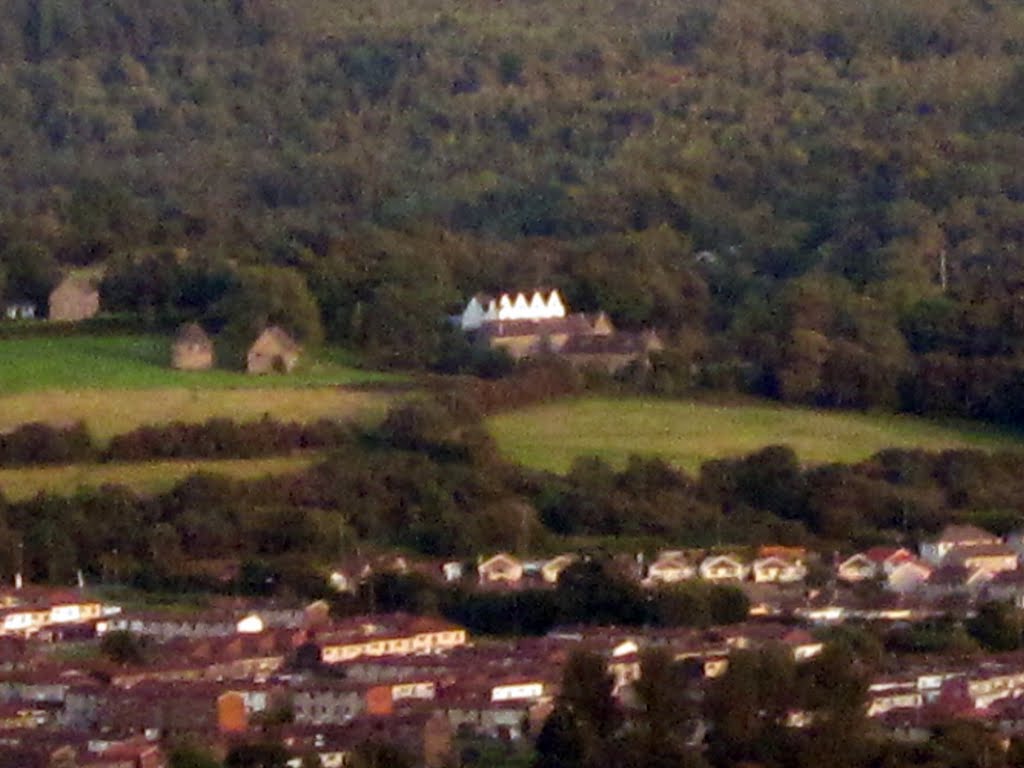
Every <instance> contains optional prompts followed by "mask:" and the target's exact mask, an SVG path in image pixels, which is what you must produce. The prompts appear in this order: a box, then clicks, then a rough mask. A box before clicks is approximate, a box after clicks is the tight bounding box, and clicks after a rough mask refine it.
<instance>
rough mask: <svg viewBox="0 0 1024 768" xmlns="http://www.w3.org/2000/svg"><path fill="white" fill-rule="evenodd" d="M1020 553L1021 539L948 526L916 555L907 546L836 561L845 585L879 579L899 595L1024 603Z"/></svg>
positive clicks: (876, 549) (1023, 538)
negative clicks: (957, 597) (961, 597)
mask: <svg viewBox="0 0 1024 768" xmlns="http://www.w3.org/2000/svg"><path fill="white" fill-rule="evenodd" d="M1021 553H1024V536H1021V535H1014V536H1010V537H1007V539H1003V538H1001V537H999V536H996V535H994V534H991V533H989V532H988V531H985V530H982V529H981V528H978V527H976V526H973V525H951V526H947V527H946V528H945V529H944V530H943V531H942V533H941V534H940V535H939V536H938V537H937V538H935V539H933V540H930V541H925V542H922V544H921V546H920V551H919V555H918V556H915V555H914V553H913V552H911V551H910V550H909V549H907V548H905V547H874V548H871V549H868V550H865V551H864V552H858V553H856V554H854V555H852V556H850V557H848V558H847V559H845V560H843V561H842V562H840V563H839V564H838V566H837V569H836V575H837V577H838V578H839V579H840V580H841V581H843V582H846V583H853V584H855V583H860V582H865V581H877V582H879V583H882V584H883V585H884V586H885V587H886V588H887V589H889V590H891V591H893V592H898V593H902V594H910V593H920V594H923V595H925V596H928V597H931V598H942V597H947V596H955V595H963V596H970V597H981V598H983V599H1009V600H1016V601H1019V602H1020V603H1021V604H1022V605H1024V570H1021V569H1020V568H1019V565H1020V557H1021Z"/></svg>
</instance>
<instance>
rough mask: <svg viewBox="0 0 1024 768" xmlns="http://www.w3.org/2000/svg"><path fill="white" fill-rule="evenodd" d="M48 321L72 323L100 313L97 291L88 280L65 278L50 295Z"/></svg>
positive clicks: (98, 293)
mask: <svg viewBox="0 0 1024 768" xmlns="http://www.w3.org/2000/svg"><path fill="white" fill-rule="evenodd" d="M49 304H50V307H49V314H48V317H49V318H50V320H53V321H57V322H66V323H73V322H76V321H78V320H85V319H87V318H90V317H93V316H94V315H95V314H96V313H97V312H99V311H100V292H99V289H98V288H97V287H96V286H95V285H93V284H92V283H91V282H89V281H88V280H84V279H82V278H78V277H66V278H64V279H63V280H62V281H61V282H60V284H59V285H58V286H57V287H56V288H54V289H53V291H52V292H51V293H50V301H49Z"/></svg>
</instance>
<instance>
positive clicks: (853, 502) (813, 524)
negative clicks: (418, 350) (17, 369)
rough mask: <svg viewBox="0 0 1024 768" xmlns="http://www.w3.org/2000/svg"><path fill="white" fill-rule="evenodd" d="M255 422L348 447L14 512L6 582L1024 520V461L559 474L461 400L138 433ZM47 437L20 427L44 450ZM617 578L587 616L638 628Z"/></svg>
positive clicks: (698, 606)
mask: <svg viewBox="0 0 1024 768" xmlns="http://www.w3.org/2000/svg"><path fill="white" fill-rule="evenodd" d="M221 427H223V428H224V430H225V432H224V435H225V437H223V442H219V441H220V440H221V439H222V438H220V437H217V435H218V434H219V433H218V431H217V430H218V429H220V428H221ZM238 430H241V431H238ZM250 430H251V431H252V435H254V436H261V435H262V436H263V438H265V439H266V441H267V442H266V443H265V444H266V445H267V446H280V445H281V443H280V442H279V441H280V440H282V439H284V437H283V436H286V437H287V436H290V437H288V440H286V441H285V444H286V445H288V446H292V445H299V446H303V445H313V444H315V443H316V442H318V441H320V442H322V441H327V443H328V444H329V445H331V446H332V447H333V448H334V449H335V450H334V452H333V453H332V454H331V455H329V456H328V457H327V458H326V459H325V460H324V461H323V462H321V463H320V464H318V465H316V466H314V467H311V468H310V469H308V470H305V471H301V472H297V473H295V474H293V475H290V476H287V477H283V478H274V479H272V480H268V479H262V480H251V481H235V480H230V479H227V478H221V477H211V476H204V475H197V476H195V477H192V478H189V479H187V480H185V481H183V482H181V483H179V484H178V485H177V486H176V487H174V488H172V489H171V490H169V491H166V492H164V493H160V494H157V495H154V496H146V495H140V494H138V493H136V492H133V491H130V490H127V489H124V488H120V487H116V486H107V487H101V488H98V489H92V490H83V491H80V492H78V493H76V494H74V495H72V496H67V497H64V496H55V495H46V494H41V495H39V496H36V497H35V498H32V499H28V500H25V501H19V502H8V503H7V504H6V505H4V504H2V503H0V573H8V574H13V571H14V568H15V563H16V562H17V561H18V558H19V551H20V548H19V544H20V545H22V546H23V548H24V549H23V554H24V568H25V572H26V575H27V576H29V577H30V578H32V579H38V580H49V581H54V582H62V581H67V580H68V579H70V578H72V577H73V575H74V573H75V571H76V570H77V569H78V568H82V569H83V570H85V571H86V572H87V573H88V574H91V575H100V576H106V577H108V578H115V577H116V578H127V577H130V576H132V575H133V574H135V575H137V576H138V577H139V578H143V574H145V573H146V572H149V576H146V578H155V579H159V578H163V577H170V576H171V575H173V574H177V575H179V576H183V577H185V576H189V577H190V576H191V575H195V573H194V566H195V565H196V564H197V563H202V562H210V561H224V560H230V561H235V562H238V561H243V562H249V563H250V565H252V569H251V571H250V572H249V575H247V576H245V578H244V579H243V580H247V583H250V584H257V583H273V582H274V579H275V578H277V577H274V578H271V579H270V581H269V582H267V577H268V575H269V576H273V573H269V574H268V573H264V574H263V575H262V576H260V573H261V570H260V569H261V568H263V569H266V568H270V570H271V571H273V572H275V573H276V572H278V571H280V572H281V573H288V574H291V576H292V577H294V578H295V579H296V580H297V582H299V583H302V584H308V583H309V579H308V578H307V576H308V574H310V573H312V569H313V564H314V563H315V562H318V561H319V562H323V561H327V560H331V559H335V558H338V557H343V556H345V555H346V554H348V553H351V552H353V551H354V550H355V549H356V548H357V547H359V546H362V545H373V546H380V547H386V548H395V547H398V548H407V549H409V550H412V551H416V552H420V553H423V554H426V555H431V556H440V557H452V556H469V557H476V556H477V555H485V554H488V553H493V552H497V551H503V550H505V551H514V552H536V551H551V550H555V551H558V550H560V549H561V550H564V549H565V547H566V544H565V543H564V542H565V541H566V540H565V539H564V538H563V537H574V538H573V541H574V542H579V538H578V537H581V536H583V537H587V540H589V541H590V542H591V543H593V544H597V545H601V544H602V543H604V544H608V545H610V546H615V547H616V548H617V549H619V550H621V549H622V548H623V547H626V551H627V552H630V553H631V554H634V555H635V554H636V553H637V552H641V551H648V552H650V551H653V550H655V549H660V548H663V547H665V546H668V545H674V546H678V547H698V548H711V547H714V546H716V545H729V546H742V545H749V546H753V545H760V544H793V545H804V546H811V547H814V548H818V549H819V550H820V551H822V552H825V553H831V552H833V551H834V550H835V549H837V548H839V547H849V546H858V547H859V546H868V545H871V544H875V543H881V542H886V543H895V542H900V543H907V544H912V543H913V542H915V541H917V540H919V539H920V538H923V537H926V536H929V535H931V534H933V533H934V532H936V531H938V530H939V529H940V528H941V527H942V526H944V525H946V524H948V523H953V522H971V523H975V524H979V525H983V526H985V527H986V528H988V529H990V530H992V531H995V532H997V533H1006V532H1009V531H1011V530H1013V529H1015V528H1017V527H1020V526H1021V525H1022V524H1024V519H1022V517H1021V514H1020V512H1019V510H1020V509H1021V508H1022V506H1024V501H1022V500H1024V458H1022V457H1021V456H1020V455H1018V454H1012V453H1007V454H986V453H983V452H980V451H971V450H950V451H943V452H940V453H928V452H925V451H917V450H895V449H891V450H887V451H883V452H881V453H879V454H877V455H876V456H874V457H872V458H871V459H868V460H866V461H864V462H861V463H859V464H853V465H843V464H831V465H823V466H815V467H804V466H802V465H801V464H800V463H799V461H798V459H797V456H796V455H795V453H794V452H793V451H792V450H791V449H789V448H785V447H769V448H765V449H762V450H760V451H757V452H755V453H753V454H750V455H748V456H744V457H739V458H736V459H728V460H718V461H711V462H707V463H706V464H705V465H704V466H703V468H702V470H701V472H700V474H699V475H698V476H696V477H694V476H691V475H688V474H686V473H685V472H682V471H680V470H678V469H675V468H674V467H671V466H670V465H668V464H666V463H665V462H664V461H662V460H660V459H648V458H639V457H634V458H633V459H631V460H630V461H629V463H628V464H627V465H626V466H625V467H624V468H622V469H615V468H613V467H611V466H609V465H607V464H605V463H604V462H601V461H599V460H597V459H581V460H579V461H578V462H576V464H575V465H574V466H573V467H572V469H571V470H570V471H569V472H568V473H567V474H566V475H564V476H559V475H554V474H549V473H545V472H537V471H532V470H526V469H524V468H522V467H518V466H515V465H511V464H508V463H507V462H504V461H503V460H501V458H500V457H499V456H498V454H497V451H496V450H495V447H494V444H493V441H492V440H491V438H490V436H489V435H488V434H487V432H486V430H485V429H484V427H483V424H482V422H481V421H480V420H479V413H478V412H477V411H476V410H475V408H474V407H473V406H472V404H470V403H467V401H465V400H462V399H460V398H457V397H446V398H442V399H439V400H426V401H422V402H413V403H407V404H402V405H399V406H396V408H395V409H393V410H392V411H391V412H390V413H389V415H388V416H387V417H386V418H385V419H384V420H383V421H382V422H381V423H380V424H379V425H378V426H376V427H373V428H368V429H365V430H364V431H363V432H361V433H358V432H354V433H349V432H348V431H347V430H346V429H342V428H339V427H337V426H336V425H326V424H325V425H321V426H320V427H317V426H316V425H313V426H310V427H306V428H303V429H302V430H298V431H296V430H293V429H292V428H291V427H289V426H288V425H278V424H276V423H273V422H256V423H255V424H253V425H247V426H239V425H234V426H229V425H228V424H220V423H219V422H211V423H209V424H207V425H201V426H197V427H180V426H173V425H172V426H170V427H166V428H159V429H157V430H155V431H154V432H149V431H148V429H142V430H140V431H139V432H137V433H135V434H136V438H135V439H137V440H138V441H139V443H140V444H141V445H155V444H157V443H161V444H162V443H163V441H167V442H168V443H169V444H174V443H173V440H172V438H175V435H178V436H191V437H190V438H189V440H187V441H186V440H184V439H183V438H182V441H181V442H180V445H181V446H182V448H181V450H180V451H178V450H177V449H175V450H176V454H175V455H185V454H186V452H190V453H189V454H188V455H197V454H200V455H203V456H207V455H217V456H219V455H222V454H220V453H218V451H220V450H222V449H226V447H229V446H230V445H231V444H232V443H231V439H234V438H238V440H240V441H241V442H247V441H248V436H249V431H250ZM35 431H36V430H35V428H25V429H24V430H23V431H22V432H19V433H17V434H19V435H22V436H23V437H25V438H26V439H25V441H24V442H25V444H28V445H31V440H29V439H27V438H30V437H32V435H34V434H35ZM47 434H49V433H47ZM70 434H71V435H72V436H73V435H75V434H78V432H77V431H76V430H71V432H70ZM153 436H159V439H157V437H153ZM232 436H234V437H232ZM57 437H58V438H60V439H61V440H63V439H65V438H64V437H63V433H61V432H58V433H57ZM150 437H153V439H152V440H150ZM192 438H194V440H193V439H192ZM229 438H230V439H229ZM263 438H261V439H263ZM292 438H294V439H296V440H299V442H298V443H294V442H291V440H292ZM254 440H255V438H254ZM58 442H59V440H58ZM44 443H45V441H42V443H41V444H44ZM262 444H263V443H261V442H260V441H259V440H255V442H254V443H253V445H262ZM185 446H190V447H188V448H187V451H186V447H185ZM48 450H49V449H48ZM125 450H126V451H127V448H125ZM140 450H142V449H140ZM146 450H147V451H148V450H149V449H146ZM153 450H158V449H156V448H154V449H153ZM246 450H249V449H246ZM211 451H212V454H211V453H210V452H211ZM124 455H125V456H127V455H128V454H127V453H126V454H124ZM147 455H150V454H149V453H147ZM160 455H167V454H166V453H162V454H160ZM622 537H628V538H627V539H626V542H627V543H625V544H623V538H622ZM577 547H578V544H576V543H574V544H573V549H576V548H577ZM630 547H635V548H634V549H630ZM156 553H159V557H157V556H156ZM161 569H162V570H161ZM275 569H276V570H275ZM279 575H280V574H279ZM260 579H263V581H262V582H261V581H260ZM186 580H187V579H186ZM595 583H598V584H602V583H604V582H602V580H601V579H598V580H597V582H595ZM609 585H610V586H609ZM617 585H618V586H617ZM605 587H607V589H606V588H605ZM605 587H602V588H601V589H600V590H597V591H596V592H595V593H594V594H595V595H598V596H600V595H604V596H603V597H600V599H597V598H595V599H597V602H595V603H593V604H590V605H588V606H587V607H586V608H583V609H580V615H581V616H583V615H584V614H586V613H588V612H589V613H592V614H594V615H598V614H601V613H602V611H604V610H606V609H607V610H610V611H612V612H613V613H614V614H615V618H616V619H617V620H625V619H624V618H623V615H622V613H621V612H620V611H625V612H627V613H628V611H629V610H631V608H630V606H632V605H633V604H634V600H633V598H632V597H630V595H631V594H632V593H629V592H628V591H627V592H622V591H621V585H619V583H618V582H617V581H615V580H613V581H612V582H609V583H608V584H605ZM679 600H680V602H679V603H678V604H675V605H672V606H665V607H664V609H663V610H664V614H663V615H664V616H671V615H676V616H683V615H688V616H693V617H700V616H701V615H706V614H707V613H708V612H710V613H711V614H715V613H716V611H717V610H719V609H717V608H711V607H708V606H709V605H711V604H712V603H714V600H712V599H711V596H710V595H702V594H698V593H693V594H686V595H680V596H679ZM708 601H710V602H708ZM656 607H657V606H656ZM658 610H661V609H660V608H658ZM644 620H646V619H644ZM659 620H660V619H659ZM692 620H693V621H694V622H695V623H699V622H700V619H699V618H696V619H692ZM689 621H691V619H687V622H689Z"/></svg>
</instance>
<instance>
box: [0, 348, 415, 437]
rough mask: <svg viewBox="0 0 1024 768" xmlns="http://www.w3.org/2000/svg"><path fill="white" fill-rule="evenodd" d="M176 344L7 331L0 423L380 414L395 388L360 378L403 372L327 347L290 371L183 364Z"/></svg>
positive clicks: (101, 431)
mask: <svg viewBox="0 0 1024 768" xmlns="http://www.w3.org/2000/svg"><path fill="white" fill-rule="evenodd" d="M169 344H170V341H169V339H168V338H166V337H162V336H155V335H147V336H102V337H92V336H75V337H65V338H53V339H49V338H32V339H14V340H0V430H4V429H9V428H11V427H14V426H17V425H18V424H24V423H25V422H29V421H47V422H51V423H67V422H73V421H79V420H81V421H84V422H85V423H86V424H87V425H88V427H89V429H90V430H91V431H92V433H93V435H94V436H95V437H96V438H98V439H100V440H105V439H107V438H109V437H110V436H111V435H114V434H117V433H120V432H125V431H127V430H130V429H133V428H134V427H137V426H139V425H141V424H163V423H167V422H170V421H186V422H196V421H204V420H206V419H209V418H212V417H214V416H223V417H228V418H233V419H236V420H239V421H250V420H253V419H258V418H260V417H262V416H263V415H265V414H269V415H270V416H272V417H274V418H278V419H283V420H284V419H287V420H296V421H311V420H315V419H318V418H323V417H328V418H338V419H348V418H358V417H364V416H365V417H369V418H373V417H376V416H377V415H379V414H381V413H383V411H384V410H385V409H386V408H387V405H388V403H389V402H390V400H391V394H389V393H388V392H387V391H383V390H380V391H378V390H375V389H373V388H372V387H368V388H363V386H364V385H369V384H380V385H382V386H383V387H385V388H386V385H388V384H391V383H395V384H397V383H400V382H401V381H402V378H401V377H399V376H396V375H393V374H387V373H381V372H376V371H365V370H360V369H357V368H355V367H353V366H352V362H353V361H352V359H351V356H349V355H347V354H346V353H344V352H342V351H339V350H330V349H325V350H321V351H319V353H318V355H317V357H316V359H314V360H312V361H309V362H307V363H305V364H304V365H302V366H301V367H300V368H299V369H298V370H296V371H295V372H294V373H293V374H289V375H287V376H277V375H274V376H249V375H246V374H244V373H240V372H235V371H225V370H214V371H196V372H189V371H176V370H173V369H171V368H170V366H169V365H168V363H167V360H168V355H169Z"/></svg>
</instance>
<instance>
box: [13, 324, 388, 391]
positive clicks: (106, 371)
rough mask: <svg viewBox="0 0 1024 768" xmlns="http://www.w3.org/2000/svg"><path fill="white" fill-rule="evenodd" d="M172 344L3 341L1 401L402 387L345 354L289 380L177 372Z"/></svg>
mask: <svg viewBox="0 0 1024 768" xmlns="http://www.w3.org/2000/svg"><path fill="white" fill-rule="evenodd" d="M170 344H171V339H170V338H169V337H166V336H159V335H136V336H133V335H117V336H66V337H59V338H57V337H55V338H46V337H39V338H24V339H4V340H0V361H2V364H0V395H8V394H15V393H19V392H39V391H43V390H55V389H57V390H78V389H174V388H179V387H181V388H192V389H231V388H244V389H292V388H295V387H324V386H338V385H347V386H351V385H357V384H368V383H378V382H381V383H387V382H397V381H400V380H401V377H399V376H396V375H394V374H388V373H382V372H379V371H368V370H361V369H358V368H355V367H354V362H355V361H354V359H353V357H352V355H350V354H349V353H346V352H344V351H342V350H338V349H331V348H325V349H321V350H318V351H317V353H316V356H315V358H314V359H312V360H308V361H304V362H303V363H301V364H300V366H299V368H298V369H297V370H296V371H295V372H294V373H292V374H289V375H287V376H250V375H248V374H245V373H242V372H240V371H230V370H219V369H218V370H211V371H176V370H174V369H172V368H171V367H170V364H169V363H170Z"/></svg>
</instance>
